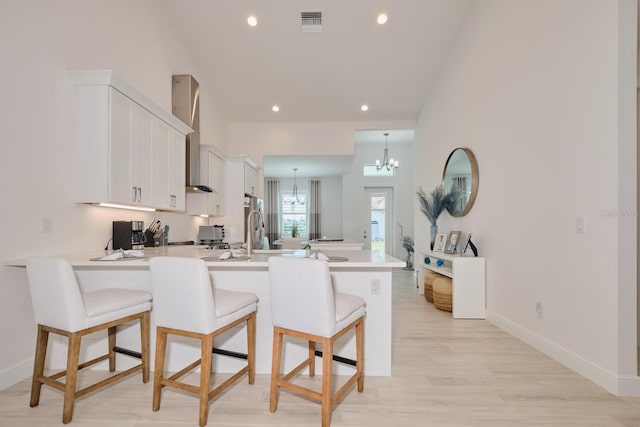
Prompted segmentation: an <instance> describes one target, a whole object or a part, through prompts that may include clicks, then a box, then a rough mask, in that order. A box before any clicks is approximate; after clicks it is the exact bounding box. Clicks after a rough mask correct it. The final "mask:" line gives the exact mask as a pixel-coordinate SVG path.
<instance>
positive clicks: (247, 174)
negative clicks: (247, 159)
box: [244, 163, 258, 196]
mask: <svg viewBox="0 0 640 427" xmlns="http://www.w3.org/2000/svg"><path fill="white" fill-rule="evenodd" d="M244 192H245V193H246V194H251V195H252V196H257V195H258V172H257V171H256V170H255V169H254V168H252V167H251V166H249V165H248V164H246V163H245V165H244Z"/></svg>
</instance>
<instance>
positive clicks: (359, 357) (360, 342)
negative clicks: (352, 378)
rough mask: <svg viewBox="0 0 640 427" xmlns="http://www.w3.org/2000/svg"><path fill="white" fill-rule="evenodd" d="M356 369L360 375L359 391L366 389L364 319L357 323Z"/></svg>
mask: <svg viewBox="0 0 640 427" xmlns="http://www.w3.org/2000/svg"><path fill="white" fill-rule="evenodd" d="M356 371H357V372H358V374H359V375H360V376H359V377H358V391H359V392H360V393H362V391H363V390H364V320H363V319H360V321H359V322H358V323H357V324H356Z"/></svg>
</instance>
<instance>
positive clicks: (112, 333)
mask: <svg viewBox="0 0 640 427" xmlns="http://www.w3.org/2000/svg"><path fill="white" fill-rule="evenodd" d="M107 335H108V336H109V340H108V341H109V344H108V345H109V371H111V372H113V371H115V370H116V352H115V351H113V348H114V347H115V346H116V327H115V326H113V327H111V328H109V329H107Z"/></svg>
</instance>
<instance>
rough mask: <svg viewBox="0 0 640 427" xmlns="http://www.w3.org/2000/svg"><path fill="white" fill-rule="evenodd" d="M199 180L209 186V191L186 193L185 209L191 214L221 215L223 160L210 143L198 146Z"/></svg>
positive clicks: (223, 180) (222, 212)
mask: <svg viewBox="0 0 640 427" xmlns="http://www.w3.org/2000/svg"><path fill="white" fill-rule="evenodd" d="M200 182H201V183H202V184H205V185H207V186H209V188H211V189H212V190H213V191H212V192H211V193H202V192H199V193H187V210H188V212H189V214H191V215H207V216H223V215H225V211H224V194H225V191H224V182H225V161H224V160H223V158H222V154H221V153H220V152H219V151H218V150H217V149H216V148H215V147H214V146H211V145H201V146H200Z"/></svg>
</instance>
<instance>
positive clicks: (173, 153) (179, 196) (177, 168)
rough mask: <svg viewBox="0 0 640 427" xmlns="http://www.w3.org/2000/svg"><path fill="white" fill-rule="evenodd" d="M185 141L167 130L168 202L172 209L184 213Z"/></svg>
mask: <svg viewBox="0 0 640 427" xmlns="http://www.w3.org/2000/svg"><path fill="white" fill-rule="evenodd" d="M186 149H187V148H186V139H185V136H184V135H183V134H181V133H180V132H178V131H177V130H175V129H173V128H170V130H169V162H168V165H167V167H168V172H169V200H170V202H171V204H172V206H171V207H172V209H174V210H177V211H184V210H185V208H186V206H185V205H186V203H185V200H186V197H185V191H186V188H185V186H186V173H187V171H186Z"/></svg>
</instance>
